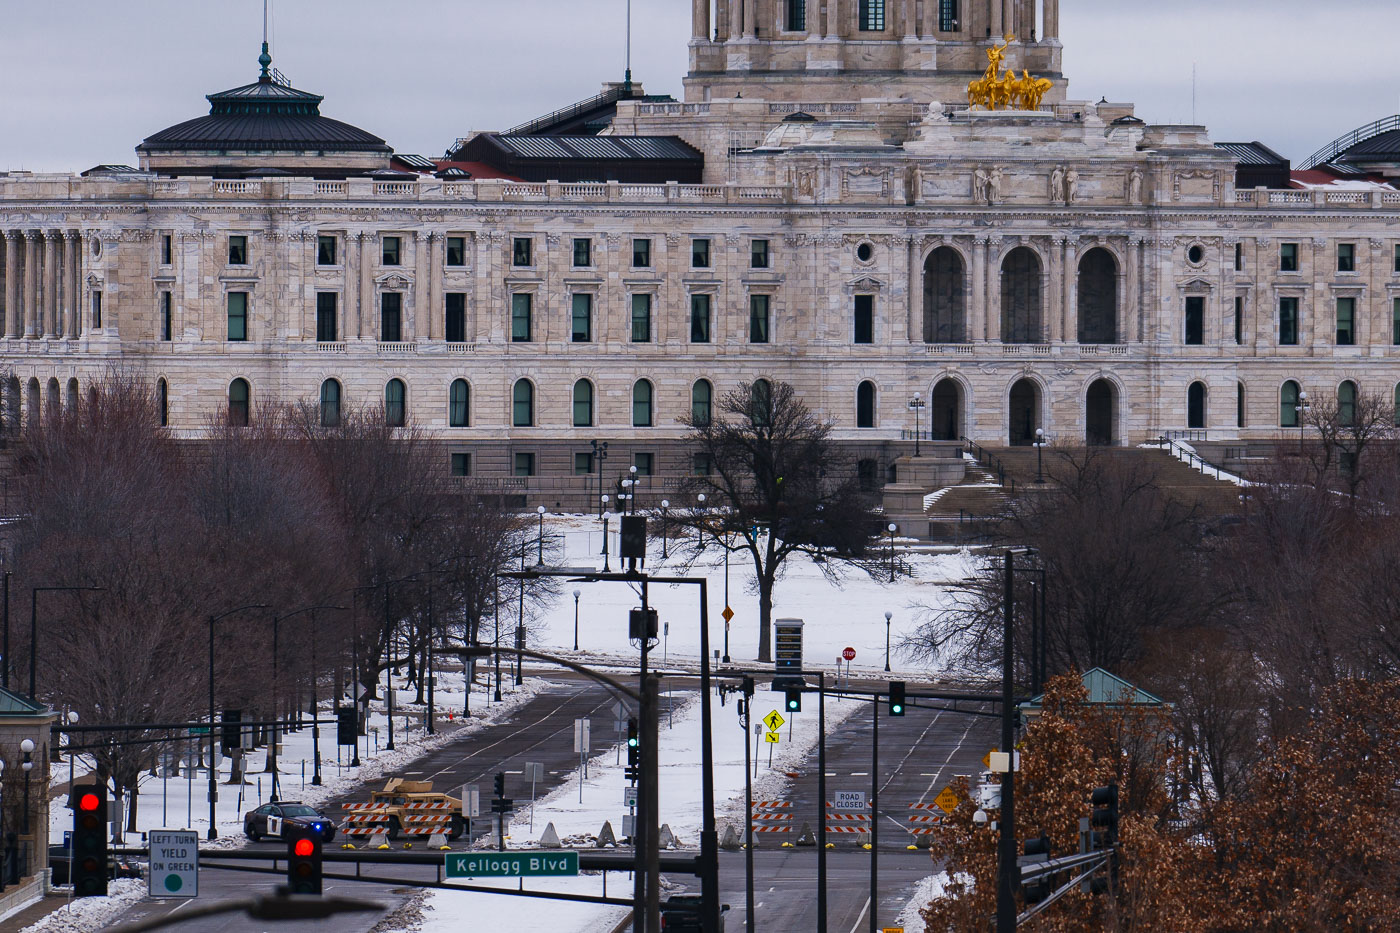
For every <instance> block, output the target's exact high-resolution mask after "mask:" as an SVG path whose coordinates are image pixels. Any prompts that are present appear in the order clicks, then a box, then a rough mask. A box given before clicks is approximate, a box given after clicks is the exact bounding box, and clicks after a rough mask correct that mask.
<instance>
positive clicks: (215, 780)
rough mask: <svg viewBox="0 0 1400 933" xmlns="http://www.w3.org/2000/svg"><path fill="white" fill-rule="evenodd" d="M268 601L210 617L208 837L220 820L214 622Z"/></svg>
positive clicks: (215, 835)
mask: <svg viewBox="0 0 1400 933" xmlns="http://www.w3.org/2000/svg"><path fill="white" fill-rule="evenodd" d="M266 608H267V604H266V603H253V604H251V605H248V606H239V607H238V608H237V609H230V610H229V611H228V612H225V613H223V614H222V615H217V616H210V617H209V834H208V838H210V839H218V838H219V820H218V814H217V813H216V812H215V809H214V807H215V804H216V803H217V802H218V800H219V759H218V756H217V754H216V746H215V744H214V623H215V622H218V621H219V620H220V619H223V618H227V617H228V616H231V615H233V614H234V613H236V612H246V611H247V610H249V609H266Z"/></svg>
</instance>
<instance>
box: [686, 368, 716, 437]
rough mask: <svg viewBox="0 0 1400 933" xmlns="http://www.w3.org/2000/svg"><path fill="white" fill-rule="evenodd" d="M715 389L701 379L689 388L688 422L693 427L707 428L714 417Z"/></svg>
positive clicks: (706, 380)
mask: <svg viewBox="0 0 1400 933" xmlns="http://www.w3.org/2000/svg"><path fill="white" fill-rule="evenodd" d="M714 399H715V387H714V386H712V385H710V382H709V380H708V379H701V380H699V381H697V382H696V383H695V385H693V386H691V387H690V420H691V422H692V426H693V427H697V428H707V427H709V426H710V419H711V418H712V417H714Z"/></svg>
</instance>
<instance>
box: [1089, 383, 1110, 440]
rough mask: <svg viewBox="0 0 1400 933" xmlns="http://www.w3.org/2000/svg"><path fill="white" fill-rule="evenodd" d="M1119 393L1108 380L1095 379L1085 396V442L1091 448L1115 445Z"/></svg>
mask: <svg viewBox="0 0 1400 933" xmlns="http://www.w3.org/2000/svg"><path fill="white" fill-rule="evenodd" d="M1116 395H1117V393H1116V392H1115V391H1114V387H1113V383H1111V382H1109V381H1108V380H1107V379H1095V380H1094V381H1093V382H1092V383H1090V385H1089V390H1088V392H1086V393H1085V395H1084V440H1085V442H1086V443H1088V445H1089V446H1090V447H1110V446H1112V445H1113V428H1114V422H1115V421H1116V420H1117V418H1116V415H1117V407H1118V406H1117V401H1118V400H1117V398H1116Z"/></svg>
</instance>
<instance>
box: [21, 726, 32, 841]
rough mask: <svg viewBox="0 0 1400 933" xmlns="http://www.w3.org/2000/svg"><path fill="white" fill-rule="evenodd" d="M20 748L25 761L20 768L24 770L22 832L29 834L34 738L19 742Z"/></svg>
mask: <svg viewBox="0 0 1400 933" xmlns="http://www.w3.org/2000/svg"><path fill="white" fill-rule="evenodd" d="M19 750H20V751H22V752H24V763H23V764H21V765H20V768H21V769H22V770H23V771H24V822H23V823H22V824H21V825H20V834H21V835H24V836H28V835H29V772H31V771H33V770H34V740H33V739H25V740H24V741H23V742H21V743H19Z"/></svg>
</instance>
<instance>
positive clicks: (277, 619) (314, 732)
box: [268, 605, 346, 801]
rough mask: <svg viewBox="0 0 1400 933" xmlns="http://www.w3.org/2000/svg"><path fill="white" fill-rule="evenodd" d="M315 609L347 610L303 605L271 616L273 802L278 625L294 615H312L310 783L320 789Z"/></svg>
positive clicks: (274, 788) (274, 789)
mask: <svg viewBox="0 0 1400 933" xmlns="http://www.w3.org/2000/svg"><path fill="white" fill-rule="evenodd" d="M318 609H339V610H341V611H344V610H345V609H346V607H345V606H329V605H327V606H304V607H303V608H301V609H295V610H293V611H291V612H289V613H287V614H286V615H284V616H277V615H274V616H273V617H272V721H273V725H272V746H271V750H270V751H269V752H268V759H269V761H270V767H269V768H268V770H269V771H270V772H272V796H271V798H270V799H271V800H274V801H275V800H276V799H277V793H278V788H279V786H280V781H279V779H278V775H279V769H278V767H277V737H278V728H277V716H278V711H277V688H278V686H279V683H278V680H277V659H278V654H279V649H278V624H279V623H281V622H285V621H287V620H288V619H290V618H292V617H293V616H299V615H301V614H302V613H303V612H309V613H311V754H312V756H313V757H315V759H316V764H315V766H314V769H313V772H314V773H313V774H312V776H311V783H312V784H315V785H316V786H317V787H319V786H320V785H321V715H320V710H319V709H318V708H317V707H318V704H317V699H316V675H317V674H318V671H317V668H316V653H317V652H316V611H317V610H318Z"/></svg>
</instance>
